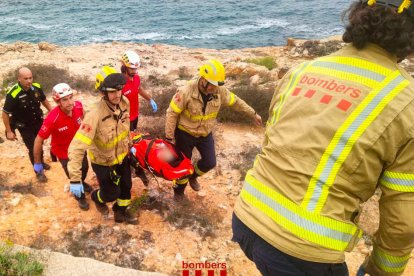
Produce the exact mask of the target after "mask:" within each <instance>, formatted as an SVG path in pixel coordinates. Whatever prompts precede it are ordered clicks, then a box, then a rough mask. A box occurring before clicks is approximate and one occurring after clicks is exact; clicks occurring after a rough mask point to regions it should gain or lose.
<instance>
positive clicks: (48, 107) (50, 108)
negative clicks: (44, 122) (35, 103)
mask: <svg viewBox="0 0 414 276" xmlns="http://www.w3.org/2000/svg"><path fill="white" fill-rule="evenodd" d="M42 105H43V106H44V107H46V109H47V111H48V112H49V111H50V110H52V106H51V105H50V103H49V101H48V100H47V99H46V100H44V101H43V102H42Z"/></svg>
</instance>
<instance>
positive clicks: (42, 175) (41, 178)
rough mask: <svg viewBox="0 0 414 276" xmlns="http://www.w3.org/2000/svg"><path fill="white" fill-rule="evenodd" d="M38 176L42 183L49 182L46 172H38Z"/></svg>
mask: <svg viewBox="0 0 414 276" xmlns="http://www.w3.org/2000/svg"><path fill="white" fill-rule="evenodd" d="M36 178H37V180H38V181H39V182H41V183H46V182H47V177H46V175H45V174H44V173H36Z"/></svg>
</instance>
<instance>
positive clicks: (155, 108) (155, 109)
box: [150, 99, 158, 113]
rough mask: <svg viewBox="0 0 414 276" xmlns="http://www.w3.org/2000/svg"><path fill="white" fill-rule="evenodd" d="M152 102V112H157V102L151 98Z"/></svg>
mask: <svg viewBox="0 0 414 276" xmlns="http://www.w3.org/2000/svg"><path fill="white" fill-rule="evenodd" d="M150 104H151V107H152V112H154V113H155V112H157V110H158V106H157V103H156V102H155V101H154V100H153V99H151V100H150Z"/></svg>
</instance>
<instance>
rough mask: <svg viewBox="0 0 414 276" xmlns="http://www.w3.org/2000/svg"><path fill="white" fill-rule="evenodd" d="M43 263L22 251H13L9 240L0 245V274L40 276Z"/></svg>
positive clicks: (7, 275)
mask: <svg viewBox="0 0 414 276" xmlns="http://www.w3.org/2000/svg"><path fill="white" fill-rule="evenodd" d="M43 269H44V268H43V264H42V263H40V262H39V261H37V260H36V258H35V257H34V256H33V255H32V254H30V253H27V252H24V251H14V250H13V248H12V244H11V243H10V242H8V243H6V244H2V245H0V276H38V275H39V276H40V275H42V273H43Z"/></svg>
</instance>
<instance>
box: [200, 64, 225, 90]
mask: <svg viewBox="0 0 414 276" xmlns="http://www.w3.org/2000/svg"><path fill="white" fill-rule="evenodd" d="M199 74H200V80H199V84H200V86H201V88H202V90H204V91H202V92H203V93H206V94H214V93H216V92H217V87H218V86H222V85H224V81H225V80H226V72H225V70H224V66H223V64H221V62H220V61H218V60H215V59H211V60H209V61H207V62H206V63H205V64H203V65H202V66H201V67H200V69H199Z"/></svg>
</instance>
